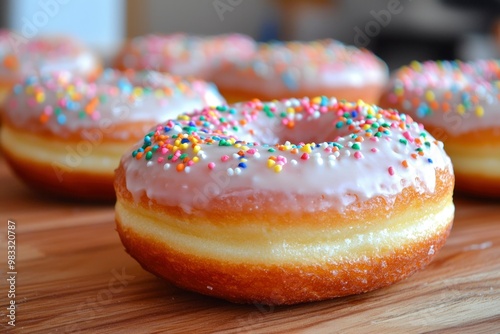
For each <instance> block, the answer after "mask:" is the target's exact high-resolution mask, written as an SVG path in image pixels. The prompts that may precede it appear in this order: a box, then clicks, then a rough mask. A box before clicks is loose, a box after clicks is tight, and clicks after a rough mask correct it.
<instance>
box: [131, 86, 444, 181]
mask: <svg viewBox="0 0 500 334" xmlns="http://www.w3.org/2000/svg"><path fill="white" fill-rule="evenodd" d="M283 110H285V111H284V112H283ZM327 114H328V115H329V116H333V117H331V119H332V121H331V123H330V124H331V129H334V131H335V133H337V134H338V135H337V136H336V138H332V140H331V141H325V142H319V143H315V142H308V143H305V142H298V143H292V142H290V141H285V142H279V143H274V144H269V143H263V142H260V140H258V138H259V135H260V133H261V131H262V126H263V125H262V124H264V123H266V122H269V123H272V124H274V126H276V128H275V129H281V130H282V131H285V133H293V131H294V128H295V127H298V126H300V124H301V122H303V121H304V120H306V119H309V120H311V119H313V120H314V119H318V120H319V119H320V118H322V117H324V116H325V115H327ZM290 124H293V125H290ZM236 126H237V128H238V130H235V127H236ZM281 130H280V131H281ZM393 137H395V138H393ZM431 138H432V137H430V136H428V135H427V133H426V132H425V131H423V130H422V127H421V125H419V124H417V123H415V122H414V121H413V120H412V119H411V117H408V116H406V115H404V114H399V113H398V112H396V111H395V110H390V109H389V110H386V109H382V108H379V107H377V106H374V105H369V104H366V103H364V102H362V101H358V102H357V103H351V102H345V101H337V100H336V99H335V98H327V97H325V96H320V97H315V98H312V99H309V98H303V99H288V100H283V101H279V102H278V101H273V102H261V101H260V100H252V101H249V102H245V103H240V104H236V105H232V106H216V107H207V108H204V109H203V110H201V111H199V112H193V113H185V114H182V115H180V116H179V117H178V118H177V119H172V120H168V121H167V122H165V123H162V124H161V125H158V126H157V127H156V128H155V129H154V130H152V131H150V132H149V133H147V134H146V135H145V136H144V139H143V141H142V144H141V145H140V146H139V147H136V148H135V149H134V150H133V152H132V153H131V154H132V157H133V158H134V159H136V160H144V161H146V162H147V161H155V162H156V163H157V164H160V165H163V166H164V167H163V169H164V170H170V169H171V167H170V166H171V165H175V168H174V169H175V170H176V171H177V172H178V173H183V172H184V173H187V172H188V171H187V170H186V168H187V166H189V167H190V169H189V171H191V170H192V169H194V168H204V169H205V170H206V171H207V172H209V173H210V172H212V171H214V170H218V169H223V170H225V171H226V173H227V175H229V176H238V175H240V174H243V173H245V172H246V171H247V170H252V169H254V168H256V167H257V168H266V169H269V170H270V171H272V172H274V173H275V174H280V173H282V172H283V171H285V170H286V169H288V168H292V167H293V166H296V165H299V164H315V165H318V166H334V165H335V164H336V163H338V161H341V160H342V159H354V160H357V161H363V160H364V159H365V157H366V154H377V153H378V152H379V150H378V149H377V148H372V149H370V150H368V149H367V150H365V151H363V152H362V149H363V146H364V145H366V143H377V142H379V141H382V140H384V141H393V140H394V141H396V142H399V144H398V145H401V146H402V147H403V148H402V150H403V151H404V152H408V153H405V154H403V155H402V156H403V158H404V159H402V160H401V161H400V165H401V166H402V167H404V168H411V167H412V164H413V163H414V161H417V160H418V159H422V161H424V162H425V163H432V160H431V159H429V158H428V157H426V152H427V150H428V149H429V148H430V147H431V146H432V145H438V142H437V141H434V140H433V139H431ZM214 146H217V147H221V154H220V155H217V156H210V157H208V156H207V155H206V154H205V152H204V148H206V147H214ZM227 152H231V153H230V154H228V153H227ZM260 152H262V153H264V152H265V153H266V159H260V157H261V154H260ZM201 162H202V163H201ZM380 163H382V164H384V163H387V162H385V161H380ZM207 166H208V168H207ZM260 166H262V167H260ZM387 170H388V172H389V174H390V175H395V167H393V166H387Z"/></svg>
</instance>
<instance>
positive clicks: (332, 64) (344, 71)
mask: <svg viewBox="0 0 500 334" xmlns="http://www.w3.org/2000/svg"><path fill="white" fill-rule="evenodd" d="M387 78H388V70H387V66H386V65H385V63H384V62H383V61H382V60H380V59H379V58H377V57H376V56H375V55H374V54H373V53H371V52H370V51H368V50H364V49H358V48H356V47H354V46H347V45H344V44H342V43H340V42H338V41H334V40H319V41H312V42H286V43H283V42H273V43H263V44H261V45H260V46H259V48H258V50H257V52H256V53H255V55H254V56H253V57H252V58H251V59H250V61H246V62H238V63H237V64H236V65H234V63H233V64H228V65H227V66H226V67H225V68H224V70H223V71H220V73H218V75H217V76H216V77H214V78H213V79H212V80H213V81H214V82H215V83H217V85H218V87H219V89H220V90H221V92H222V94H223V95H224V96H226V98H227V99H228V100H231V101H245V100H250V99H252V98H259V99H264V100H272V99H283V98H290V97H295V96H299V97H300V96H314V95H315V94H319V95H325V96H335V97H337V98H338V99H346V100H349V101H351V100H352V101H356V100H358V99H362V100H364V101H366V102H371V103H375V102H377V101H378V99H379V97H380V94H381V93H382V90H383V88H384V85H385V84H386V81H387Z"/></svg>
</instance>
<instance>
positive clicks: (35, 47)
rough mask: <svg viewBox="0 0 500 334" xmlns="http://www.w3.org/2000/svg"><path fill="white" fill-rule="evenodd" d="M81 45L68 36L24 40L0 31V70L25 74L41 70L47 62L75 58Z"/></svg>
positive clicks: (11, 33) (81, 48)
mask: <svg viewBox="0 0 500 334" xmlns="http://www.w3.org/2000/svg"><path fill="white" fill-rule="evenodd" d="M82 51H83V47H82V46H81V45H79V44H78V43H76V42H75V41H73V40H72V39H69V38H62V37H61V38H46V37H41V38H34V39H30V40H29V41H24V39H23V37H22V36H19V35H17V34H16V33H14V32H9V31H7V30H2V31H0V71H7V72H17V71H21V73H23V74H26V72H29V71H34V70H35V71H36V70H42V68H43V67H44V66H47V65H48V64H49V63H57V62H59V61H61V60H62V59H72V58H75V57H76V56H77V55H78V53H80V52H82Z"/></svg>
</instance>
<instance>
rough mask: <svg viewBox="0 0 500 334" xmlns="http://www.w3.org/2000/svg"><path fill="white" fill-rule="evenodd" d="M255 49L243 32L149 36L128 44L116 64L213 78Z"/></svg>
mask: <svg viewBox="0 0 500 334" xmlns="http://www.w3.org/2000/svg"><path fill="white" fill-rule="evenodd" d="M255 48H256V44H255V41H253V40H252V39H251V38H250V37H248V36H245V35H240V34H227V35H218V36H195V35H188V34H182V33H177V34H171V35H146V36H140V37H136V38H133V39H132V40H130V41H129V42H127V43H125V45H124V46H123V48H122V50H121V52H120V53H119V55H118V56H117V58H116V60H115V66H116V67H117V68H118V69H121V70H124V69H134V70H155V71H160V72H168V73H171V74H175V75H180V76H184V77H195V78H201V79H205V80H211V79H212V77H213V76H214V74H215V73H217V71H218V70H219V69H220V67H221V66H223V65H226V64H227V63H232V62H234V61H236V60H240V61H241V60H245V59H248V58H249V57H250V56H251V55H252V54H253V52H254V51H255Z"/></svg>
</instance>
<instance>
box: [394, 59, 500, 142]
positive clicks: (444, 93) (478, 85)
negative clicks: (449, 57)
mask: <svg viewBox="0 0 500 334" xmlns="http://www.w3.org/2000/svg"><path fill="white" fill-rule="evenodd" d="M499 66H500V63H499V62H498V61H496V60H490V61H488V60H479V61H474V62H470V63H461V62H447V61H441V62H426V63H423V64H419V63H414V65H413V67H404V68H402V69H400V70H399V71H397V72H396V73H395V74H394V75H393V77H392V78H391V82H390V85H389V87H388V90H389V91H390V93H388V94H387V101H388V102H389V103H390V104H391V105H394V106H395V105H396V104H395V102H396V101H397V99H398V97H397V96H399V95H402V96H403V100H402V102H400V103H399V105H400V106H401V107H400V108H401V111H402V112H406V113H409V114H411V115H412V117H415V118H417V119H419V120H421V121H422V122H424V123H425V124H429V125H432V126H434V127H437V128H442V129H444V130H446V132H447V133H450V134H453V135H460V134H464V133H468V132H472V131H475V130H477V129H485V128H494V127H496V128H498V127H500V101H499V93H500V91H499V87H500V86H499V79H500V78H499V77H498V73H500V72H499ZM414 100H416V101H419V105H418V106H416V105H413V104H412V103H411V102H410V101H414ZM433 102H437V108H432V107H431V104H432V103H433ZM443 103H445V104H448V105H449V109H447V110H444V108H443ZM478 108H479V109H478Z"/></svg>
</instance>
